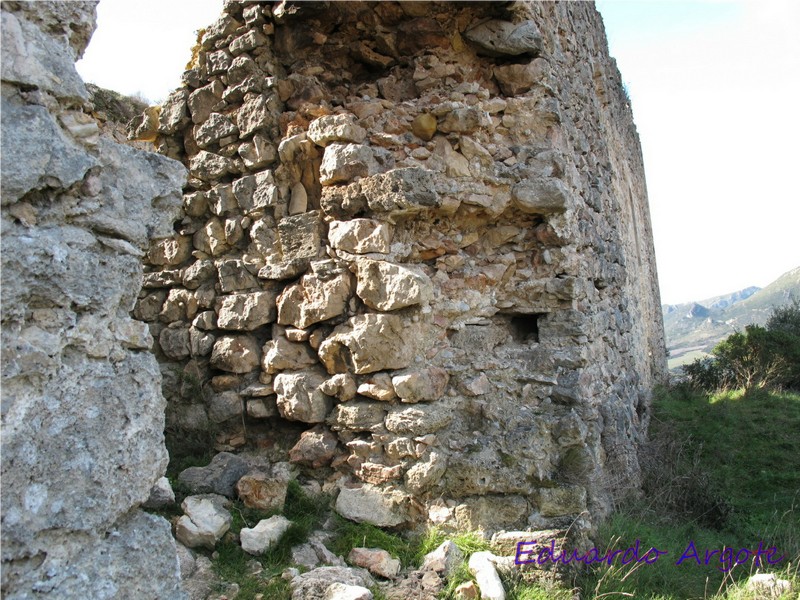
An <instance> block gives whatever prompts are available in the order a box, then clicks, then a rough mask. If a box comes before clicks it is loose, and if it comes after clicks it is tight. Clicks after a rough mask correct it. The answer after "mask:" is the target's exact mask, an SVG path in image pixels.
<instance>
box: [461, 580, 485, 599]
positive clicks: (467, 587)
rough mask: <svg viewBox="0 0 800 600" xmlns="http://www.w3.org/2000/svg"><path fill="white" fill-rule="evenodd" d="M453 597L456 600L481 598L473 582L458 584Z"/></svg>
mask: <svg viewBox="0 0 800 600" xmlns="http://www.w3.org/2000/svg"><path fill="white" fill-rule="evenodd" d="M454 595H455V597H456V600H473V599H474V600H477V599H478V598H480V597H481V593H480V591H479V590H478V586H477V585H475V582H474V581H466V582H464V583H462V584H460V585H459V586H458V587H457V588H456V590H455V592H454Z"/></svg>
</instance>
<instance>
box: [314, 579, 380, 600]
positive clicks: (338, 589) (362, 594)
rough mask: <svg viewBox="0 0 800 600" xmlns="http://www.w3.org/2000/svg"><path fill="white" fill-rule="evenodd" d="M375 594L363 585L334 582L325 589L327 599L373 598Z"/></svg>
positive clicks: (351, 599)
mask: <svg viewBox="0 0 800 600" xmlns="http://www.w3.org/2000/svg"><path fill="white" fill-rule="evenodd" d="M372 598H373V595H372V592H370V591H369V590H368V589H367V588H365V587H364V586H362V585H348V584H346V583H338V582H337V583H332V584H331V585H330V586H328V589H327V590H326V591H325V600H372Z"/></svg>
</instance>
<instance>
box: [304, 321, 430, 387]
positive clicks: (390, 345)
mask: <svg viewBox="0 0 800 600" xmlns="http://www.w3.org/2000/svg"><path fill="white" fill-rule="evenodd" d="M414 335H415V333H414V327H413V326H410V325H409V324H407V323H406V322H404V321H403V319H401V318H400V317H398V316H396V315H383V314H366V315H357V316H355V317H351V318H350V319H348V321H347V322H346V323H343V324H342V325H339V326H337V327H336V329H334V330H333V333H332V334H331V335H330V336H328V337H327V338H326V339H325V341H324V342H322V344H320V347H319V351H318V354H319V357H320V360H321V361H322V363H323V364H324V365H325V367H326V368H327V369H328V373H330V374H332V375H333V374H335V373H345V372H347V370H348V368H349V367H348V362H352V367H353V370H354V371H355V372H356V373H358V374H364V373H374V372H375V371H383V370H386V369H403V368H405V367H407V366H408V365H409V364H411V360H412V357H413V347H412V345H411V343H410V342H411V341H412V340H414ZM345 348H346V349H347V350H349V353H348V354H345V353H343V349H345Z"/></svg>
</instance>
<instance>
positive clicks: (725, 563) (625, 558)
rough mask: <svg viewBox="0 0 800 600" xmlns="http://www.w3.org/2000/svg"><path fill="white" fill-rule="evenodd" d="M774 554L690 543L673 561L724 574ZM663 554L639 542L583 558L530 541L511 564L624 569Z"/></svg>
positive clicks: (761, 546) (770, 560)
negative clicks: (615, 566) (712, 566)
mask: <svg viewBox="0 0 800 600" xmlns="http://www.w3.org/2000/svg"><path fill="white" fill-rule="evenodd" d="M777 553H778V549H777V548H776V547H775V546H769V547H766V548H765V547H764V542H763V541H759V542H758V547H757V548H753V549H752V550H751V549H749V548H739V549H736V548H721V549H718V550H711V549H706V550H705V551H700V550H698V549H697V546H696V545H695V543H694V541H691V540H690V541H689V543H688V545H687V546H686V549H685V550H684V551H683V553H682V554H681V556H680V558H678V560H676V561H675V565H676V566H679V565H681V564H683V563H684V562H687V563H692V562H694V563H696V564H697V565H709V564H716V563H719V566H718V567H717V569H719V570H720V571H722V572H723V573H727V572H728V571H730V570H731V569H733V568H734V567H735V566H737V565H741V564H744V563H746V562H747V561H749V560H751V559H752V560H753V564H754V565H755V566H756V567H760V566H762V565H763V564H764V563H766V564H770V565H775V564H778V563H779V562H781V561H782V560H783V559H784V558H785V557H784V556H780V557H778V558H775V555H776V554H777ZM666 554H668V552H667V551H666V550H659V549H658V548H655V547H651V548H649V549H648V550H645V551H643V550H642V546H641V542H640V541H639V540H638V539H637V540H636V542H635V543H634V544H633V545H632V546H630V547H628V548H623V549H617V550H609V551H608V552H604V553H601V552H600V550H598V549H597V548H591V549H590V550H587V551H586V552H584V553H582V554H581V553H579V552H578V551H577V550H573V551H572V552H568V551H567V550H565V549H561V550H557V549H556V542H555V540H550V544H549V545H544V546H539V547H538V548H537V546H536V540H531V541H530V542H519V543H517V554H516V556H515V557H514V562H515V563H516V564H518V565H527V564H532V563H535V564H537V565H543V564H545V563H548V562H550V563H553V564H557V563H560V564H563V565H568V564H570V563H573V562H574V563H583V564H586V565H591V564H599V563H606V564H608V565H609V566H611V565H612V564H613V563H614V562H615V561H617V560H618V561H619V564H620V565H623V566H625V565H629V564H632V563H645V564H648V565H652V564H653V563H655V562H656V561H657V560H658V559H659V558H661V557H662V556H665V555H666Z"/></svg>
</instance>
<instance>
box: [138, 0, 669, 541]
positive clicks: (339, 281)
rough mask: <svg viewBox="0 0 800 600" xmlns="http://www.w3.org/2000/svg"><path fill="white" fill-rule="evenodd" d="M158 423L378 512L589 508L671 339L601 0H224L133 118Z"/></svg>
mask: <svg viewBox="0 0 800 600" xmlns="http://www.w3.org/2000/svg"><path fill="white" fill-rule="evenodd" d="M132 136H133V137H135V138H137V139H150V140H154V141H155V143H156V146H157V148H158V150H159V152H161V153H163V154H165V155H166V156H168V157H170V158H174V159H176V160H179V161H181V162H183V164H184V165H186V167H187V168H188V170H189V177H188V182H187V184H186V187H185V188H184V195H183V208H182V213H181V215H180V218H179V219H178V220H176V221H175V222H174V232H172V233H171V234H170V235H169V236H166V237H163V238H161V239H158V240H156V241H154V242H153V243H151V245H150V247H149V250H148V252H147V255H146V257H145V258H144V262H145V274H144V285H143V289H142V292H141V294H140V295H139V298H138V301H137V303H136V307H135V309H134V311H133V315H134V317H135V318H136V319H139V320H141V321H144V322H146V323H147V324H148V325H149V328H150V333H151V334H152V336H153V338H154V339H155V340H156V343H155V345H154V351H155V353H156V356H157V358H158V360H159V362H160V365H161V371H162V375H163V378H164V386H163V390H164V395H165V397H166V399H167V403H168V405H167V430H168V435H173V436H176V437H180V436H197V435H198V434H202V433H204V432H205V433H208V432H211V436H212V438H211V441H210V442H209V443H210V445H213V446H214V448H215V449H216V450H218V451H221V450H228V451H239V450H244V449H249V450H252V451H256V452H259V453H262V454H263V455H265V456H268V457H270V458H271V459H273V460H276V461H277V460H286V459H287V458H288V459H289V460H290V461H291V462H292V463H294V464H295V465H296V466H297V467H298V468H300V469H301V471H302V472H303V474H304V476H308V477H313V478H316V479H318V480H319V481H320V482H321V483H323V487H324V488H325V489H327V490H330V491H334V492H335V493H337V494H338V497H337V501H336V507H337V510H338V511H339V512H340V513H341V514H343V515H344V516H346V517H349V518H353V519H356V520H366V521H369V522H372V523H374V524H377V525H382V526H401V527H404V526H415V525H420V524H439V525H443V526H448V527H458V528H469V529H476V528H477V529H483V530H486V531H496V530H500V529H510V528H519V527H533V528H546V527H560V526H564V525H568V524H569V523H571V522H573V521H574V520H575V519H576V518H578V517H580V518H582V519H583V520H582V521H581V522H582V523H584V524H585V525H586V526H587V527H590V526H591V523H592V522H593V521H596V518H597V517H602V516H603V515H605V514H606V513H607V512H608V510H609V507H610V505H611V502H612V500H613V499H614V498H615V497H620V496H621V495H623V494H625V493H627V492H632V491H634V490H635V489H636V487H637V486H638V483H639V481H638V479H639V467H638V461H637V445H638V444H639V443H640V442H641V441H642V438H643V436H644V434H645V431H646V427H647V422H648V415H649V394H650V390H651V389H652V387H653V385H654V384H656V383H657V382H659V381H662V380H663V379H664V377H665V372H666V366H665V364H666V363H665V348H664V339H663V329H662V324H661V315H660V308H659V300H658V297H659V295H658V286H657V276H656V270H655V259H654V253H653V244H652V232H651V227H650V220H649V210H648V206H647V196H646V189H645V183H644V172H643V167H642V159H641V152H640V147H639V142H638V137H637V134H636V131H635V128H634V126H633V121H632V116H631V110H630V105H629V102H628V100H627V98H626V96H625V94H624V91H623V89H622V85H621V81H620V77H619V73H618V71H617V69H616V66H615V64H614V61H613V60H612V59H611V58H610V57H609V56H608V51H607V44H606V40H605V36H604V33H603V26H602V21H601V19H600V16H599V15H598V13H597V12H596V10H595V9H594V7H593V6H592V5H591V4H590V3H584V2H579V3H571V2H564V3H560V2H547V3H504V2H468V3H461V2H452V3H450V2H435V3H428V2H402V3H398V2H378V3H375V2H330V3H326V2H280V3H274V4H273V3H253V2H227V3H226V4H225V7H224V13H223V15H222V16H221V17H220V19H219V20H218V21H216V22H215V23H214V24H212V25H211V26H210V27H208V28H207V29H206V30H204V31H203V32H201V33H200V35H199V37H198V45H197V46H196V47H195V49H194V51H193V57H192V62H191V64H190V65H189V68H188V70H187V71H186V72H185V73H184V75H183V85H182V87H180V88H179V89H177V90H176V91H174V92H173V93H172V94H171V95H170V96H169V99H168V100H167V101H166V102H165V103H164V105H163V106H161V107H160V109H158V110H155V111H149V112H148V113H146V114H145V115H143V116H142V117H141V118H140V119H139V120H138V121H136V122H134V123H133V124H132Z"/></svg>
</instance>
